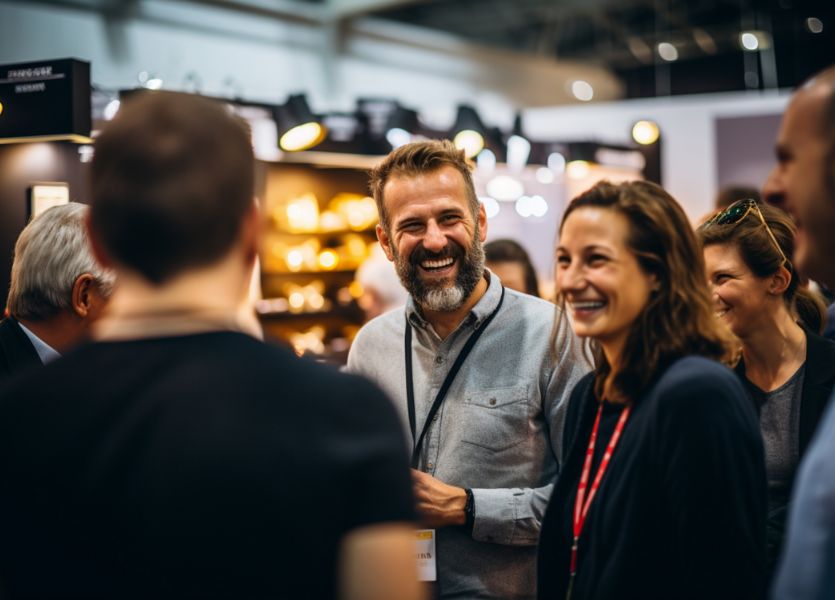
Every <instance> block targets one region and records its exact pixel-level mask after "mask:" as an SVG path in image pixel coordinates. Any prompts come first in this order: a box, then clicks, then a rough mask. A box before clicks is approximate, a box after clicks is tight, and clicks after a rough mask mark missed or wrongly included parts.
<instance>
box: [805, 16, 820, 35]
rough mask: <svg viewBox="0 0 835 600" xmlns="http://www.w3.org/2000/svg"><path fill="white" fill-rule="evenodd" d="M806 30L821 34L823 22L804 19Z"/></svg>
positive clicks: (815, 18) (814, 18)
mask: <svg viewBox="0 0 835 600" xmlns="http://www.w3.org/2000/svg"><path fill="white" fill-rule="evenodd" d="M806 28H807V29H808V30H809V31H811V32H812V33H821V32H822V31H823V21H821V20H820V19H818V18H817V17H809V18H808V19H806Z"/></svg>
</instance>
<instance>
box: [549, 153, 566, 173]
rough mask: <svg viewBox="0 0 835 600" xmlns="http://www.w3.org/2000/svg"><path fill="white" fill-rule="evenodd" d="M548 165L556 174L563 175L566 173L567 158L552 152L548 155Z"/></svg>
mask: <svg viewBox="0 0 835 600" xmlns="http://www.w3.org/2000/svg"><path fill="white" fill-rule="evenodd" d="M546 164H547V165H548V168H549V169H551V170H552V171H553V172H554V173H562V172H563V171H565V156H563V155H562V154H561V153H559V152H551V154H549V155H548V162H547V163H546Z"/></svg>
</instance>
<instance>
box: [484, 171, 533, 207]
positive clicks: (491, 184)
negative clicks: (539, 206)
mask: <svg viewBox="0 0 835 600" xmlns="http://www.w3.org/2000/svg"><path fill="white" fill-rule="evenodd" d="M486 188H487V193H488V194H490V196H491V197H492V198H495V199H496V200H501V201H502V202H512V201H513V200H516V199H517V198H519V196H521V195H522V194H524V193H525V186H524V184H523V183H522V182H521V181H519V180H518V179H516V178H515V177H511V176H510V175H497V176H496V177H494V178H493V179H491V180H490V181H488V182H487V186H486Z"/></svg>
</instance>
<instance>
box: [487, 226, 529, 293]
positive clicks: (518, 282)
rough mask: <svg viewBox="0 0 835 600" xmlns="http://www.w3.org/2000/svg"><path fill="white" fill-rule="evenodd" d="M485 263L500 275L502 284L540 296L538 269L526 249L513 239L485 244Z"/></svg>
mask: <svg viewBox="0 0 835 600" xmlns="http://www.w3.org/2000/svg"><path fill="white" fill-rule="evenodd" d="M484 258H485V265H486V266H487V268H488V269H490V270H491V271H493V273H495V274H496V275H498V277H499V279H501V280H502V285H504V286H505V287H509V288H510V289H512V290H516V291H517V292H522V293H523V294H530V295H531V296H539V283H538V282H537V280H536V270H535V269H534V268H533V263H531V259H530V257H529V256H528V253H527V252H525V249H524V248H523V247H522V246H520V245H519V244H517V243H516V242H514V241H513V240H495V241H492V242H489V243H487V244H485V245H484Z"/></svg>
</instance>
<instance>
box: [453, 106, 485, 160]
mask: <svg viewBox="0 0 835 600" xmlns="http://www.w3.org/2000/svg"><path fill="white" fill-rule="evenodd" d="M484 131H485V129H484V123H482V122H481V117H479V116H478V113H477V112H476V111H475V109H474V108H473V107H472V106H467V105H464V104H462V105H460V106H459V107H458V115H457V116H456V118H455V124H454V125H453V126H452V133H453V136H454V137H453V139H452V142H453V144H455V147H456V148H458V149H459V150H463V151H464V154H465V155H466V156H467V158H473V157H475V156H476V155H477V154H478V153H479V152H481V150H482V149H483V148H484Z"/></svg>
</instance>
